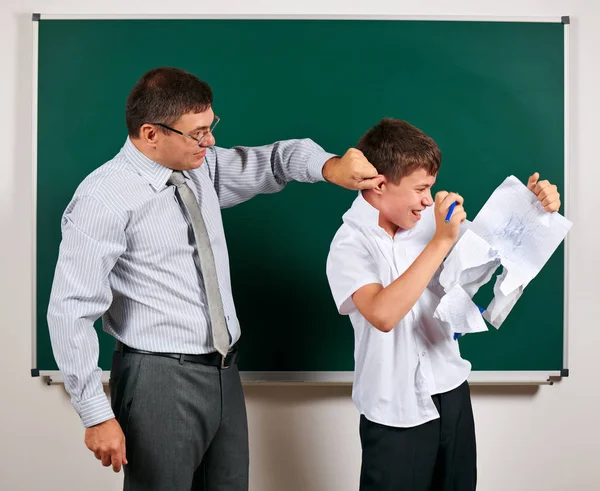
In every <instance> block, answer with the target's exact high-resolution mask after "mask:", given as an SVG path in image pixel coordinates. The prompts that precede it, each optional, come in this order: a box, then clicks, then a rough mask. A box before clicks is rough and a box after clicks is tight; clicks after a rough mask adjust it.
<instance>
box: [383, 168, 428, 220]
mask: <svg viewBox="0 0 600 491" xmlns="http://www.w3.org/2000/svg"><path fill="white" fill-rule="evenodd" d="M435 178H436V176H432V175H429V174H428V173H427V171H426V170H425V169H418V170H416V171H414V172H413V173H412V174H409V175H408V176H405V177H403V178H402V179H401V180H400V183H399V184H393V183H391V182H389V181H386V182H385V184H383V185H382V187H381V199H380V201H379V205H380V206H379V213H380V216H381V218H383V219H384V220H385V221H388V222H391V223H392V224H394V225H396V226H397V227H400V228H402V229H411V228H413V227H414V226H415V225H416V224H417V222H418V221H419V220H420V219H421V212H422V211H423V210H424V209H425V208H427V207H428V206H431V205H432V204H433V198H432V197H431V187H432V186H433V185H434V183H435Z"/></svg>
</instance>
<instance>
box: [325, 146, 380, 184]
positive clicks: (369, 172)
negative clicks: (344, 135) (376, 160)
mask: <svg viewBox="0 0 600 491" xmlns="http://www.w3.org/2000/svg"><path fill="white" fill-rule="evenodd" d="M323 177H324V178H325V180H326V181H328V182H331V183H333V184H337V185H338V186H341V187H343V188H347V189H356V190H358V189H373V188H374V187H377V186H378V185H379V184H380V183H381V182H382V181H383V176H381V175H379V174H378V173H377V169H375V167H373V166H372V165H371V163H370V162H369V161H368V160H367V159H366V157H365V156H364V155H363V153H362V152H361V151H360V150H358V149H356V148H350V149H349V150H348V151H347V152H346V153H345V154H344V156H343V157H341V158H340V157H333V158H331V159H329V160H328V161H327V162H325V165H324V166H323Z"/></svg>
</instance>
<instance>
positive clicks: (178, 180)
mask: <svg viewBox="0 0 600 491" xmlns="http://www.w3.org/2000/svg"><path fill="white" fill-rule="evenodd" d="M167 182H168V184H171V185H173V186H175V191H176V193H177V195H178V196H179V202H180V204H182V205H183V207H185V210H183V207H182V211H183V212H184V213H186V212H187V215H188V217H189V219H190V222H191V223H192V229H193V231H194V238H195V239H196V246H197V247H198V257H199V258H200V268H201V274H202V277H203V278H204V288H205V290H206V297H207V300H208V313H209V315H210V323H211V326H212V339H213V345H214V347H215V349H216V350H217V351H218V352H219V353H221V355H223V356H225V355H226V354H227V351H228V350H229V331H228V330H227V324H226V322H225V313H224V311H223V300H222V299H221V292H220V290H219V282H218V280H217V268H216V267H215V258H214V256H213V252H212V249H211V247H210V240H209V238H208V232H207V231H206V224H205V223H204V219H203V218H202V213H201V211H200V206H199V205H198V200H197V199H196V196H195V195H194V193H193V192H192V190H191V189H190V188H189V186H188V185H187V184H186V182H185V177H184V176H183V174H182V173H181V172H180V171H173V173H172V174H171V177H169V180H168V181H167Z"/></svg>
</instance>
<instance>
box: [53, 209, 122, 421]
mask: <svg viewBox="0 0 600 491" xmlns="http://www.w3.org/2000/svg"><path fill="white" fill-rule="evenodd" d="M125 249H126V240H125V223H124V222H123V221H122V220H121V219H120V218H119V217H117V216H116V215H115V214H114V213H112V212H111V211H109V210H108V209H107V208H106V206H105V205H104V204H102V203H100V202H99V201H97V200H95V199H94V198H91V197H81V198H74V199H73V201H72V202H71V203H70V204H69V206H68V207H67V210H66V211H65V213H64V215H63V218H62V241H61V244H60V250H59V255H58V261H57V264H56V270H55V273H54V281H53V284H52V292H51V295H50V303H49V306H48V316H47V319H48V327H49V330H50V340H51V343H52V350H53V353H54V357H55V359H56V363H57V364H58V367H59V369H60V371H61V372H62V374H63V377H64V381H65V388H66V390H67V391H68V392H69V394H70V395H71V402H72V404H73V407H74V408H75V410H76V411H77V412H78V413H79V416H80V417H81V420H82V422H83V425H84V426H85V427H89V426H94V425H96V424H99V423H102V422H103V421H106V420H108V419H111V418H113V417H114V414H113V412H112V410H111V407H110V404H109V402H108V399H107V397H106V395H105V393H104V390H103V387H102V370H101V369H100V368H99V367H98V356H99V351H100V350H99V343H98V335H97V334H96V331H95V329H94V322H95V321H96V320H97V319H98V318H99V317H100V316H101V315H102V314H103V313H104V312H105V311H106V310H107V309H108V308H109V306H110V304H111V302H112V292H111V288H110V285H109V281H108V276H109V273H110V271H111V270H112V268H113V266H114V265H115V263H116V261H117V259H118V258H119V257H120V255H121V254H122V253H123V252H124V251H125Z"/></svg>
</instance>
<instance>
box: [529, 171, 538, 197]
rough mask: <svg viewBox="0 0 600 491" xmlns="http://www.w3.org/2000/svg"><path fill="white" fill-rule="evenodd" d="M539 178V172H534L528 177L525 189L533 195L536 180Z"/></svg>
mask: <svg viewBox="0 0 600 491" xmlns="http://www.w3.org/2000/svg"><path fill="white" fill-rule="evenodd" d="M539 178H540V173H539V172H534V173H533V174H532V175H531V176H529V180H528V181H527V187H528V188H529V190H530V191H533V192H534V193H535V191H534V190H535V185H536V183H537V182H538V179H539Z"/></svg>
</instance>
